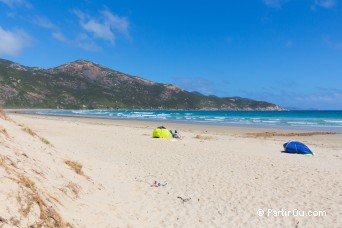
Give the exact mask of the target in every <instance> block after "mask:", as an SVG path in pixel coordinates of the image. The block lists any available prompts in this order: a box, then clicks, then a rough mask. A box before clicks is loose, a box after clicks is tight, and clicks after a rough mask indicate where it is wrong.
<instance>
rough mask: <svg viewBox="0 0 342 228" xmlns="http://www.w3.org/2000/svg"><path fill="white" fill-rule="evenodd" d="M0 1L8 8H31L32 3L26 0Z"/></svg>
mask: <svg viewBox="0 0 342 228" xmlns="http://www.w3.org/2000/svg"><path fill="white" fill-rule="evenodd" d="M0 2H2V3H4V4H6V5H7V6H8V7H10V8H14V7H16V6H21V7H26V8H32V5H31V4H30V3H29V2H28V1H26V0H0Z"/></svg>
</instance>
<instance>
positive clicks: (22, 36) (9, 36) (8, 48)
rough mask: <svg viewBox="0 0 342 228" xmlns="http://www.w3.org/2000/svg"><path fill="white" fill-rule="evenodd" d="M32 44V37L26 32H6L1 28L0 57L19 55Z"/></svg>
mask: <svg viewBox="0 0 342 228" xmlns="http://www.w3.org/2000/svg"><path fill="white" fill-rule="evenodd" d="M30 43H31V37H30V36H29V35H27V34H26V33H25V32H23V31H20V30H16V31H6V30H4V29H3V28H2V27H0V55H12V56H15V55H18V54H20V52H21V50H22V49H23V48H24V47H26V46H28V45H29V44H30Z"/></svg>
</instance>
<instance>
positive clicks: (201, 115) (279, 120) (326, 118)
mask: <svg viewBox="0 0 342 228" xmlns="http://www.w3.org/2000/svg"><path fill="white" fill-rule="evenodd" d="M29 112H34V113H36V114H40V115H54V116H78V117H94V118H111V119H133V120H153V121H159V122H162V121H164V122H168V121H171V122H180V123H194V124H209V125H223V126H241V127H244V126H245V127H259V128H282V129H295V130H309V131H333V132H342V110H340V111H179V110H173V111H172V110H171V111H170V110H167V111H164V110H146V111H145V110H34V111H29Z"/></svg>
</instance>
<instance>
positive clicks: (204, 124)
mask: <svg viewBox="0 0 342 228" xmlns="http://www.w3.org/2000/svg"><path fill="white" fill-rule="evenodd" d="M54 110H55V109H6V112H8V113H13V114H16V113H18V114H25V115H38V116H55V117H70V118H85V119H103V120H114V121H133V122H135V121H136V122H137V123H139V122H140V123H142V124H145V123H144V122H146V123H148V122H151V123H155V125H158V124H164V125H174V126H183V125H189V126H195V128H196V126H202V127H204V128H218V129H219V128H222V129H224V128H232V129H235V130H236V129H240V128H241V129H244V130H246V131H252V132H254V131H256V132H259V131H263V130H267V131H281V132H282V131H284V132H322V134H326V133H336V134H342V132H341V131H342V130H337V128H332V127H330V128H319V127H304V126H301V127H298V126H297V127H295V126H279V125H278V126H277V125H274V126H272V125H267V124H259V125H256V124H238V123H229V124H221V123H210V122H192V121H179V120H169V119H167V120H161V119H141V118H118V117H105V116H87V115H67V114H58V115H56V114H45V113H44V114H39V113H37V112H39V111H54ZM99 111H101V110H99ZM122 111H125V110H122ZM137 111H138V110H137ZM140 111H148V110H140ZM152 111H155V110H152ZM158 126H159V125H158ZM255 129H257V130H255ZM244 130H242V131H244Z"/></svg>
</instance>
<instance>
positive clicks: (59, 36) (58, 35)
mask: <svg viewBox="0 0 342 228" xmlns="http://www.w3.org/2000/svg"><path fill="white" fill-rule="evenodd" d="M52 37H53V38H55V39H56V40H59V41H61V42H64V43H69V42H70V41H69V40H68V38H66V37H65V36H64V34H63V33H61V32H53V33H52Z"/></svg>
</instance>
